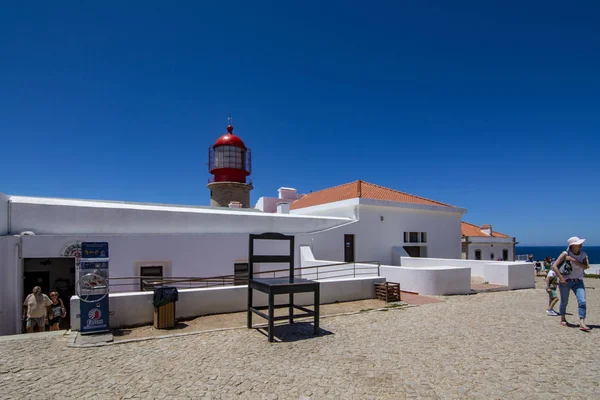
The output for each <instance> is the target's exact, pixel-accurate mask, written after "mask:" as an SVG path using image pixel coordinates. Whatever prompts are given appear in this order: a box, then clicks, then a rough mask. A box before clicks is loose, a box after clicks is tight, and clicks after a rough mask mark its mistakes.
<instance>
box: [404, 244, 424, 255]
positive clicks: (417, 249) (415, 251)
mask: <svg viewBox="0 0 600 400" xmlns="http://www.w3.org/2000/svg"><path fill="white" fill-rule="evenodd" d="M404 250H405V251H406V252H407V253H408V255H409V256H410V257H421V246H404Z"/></svg>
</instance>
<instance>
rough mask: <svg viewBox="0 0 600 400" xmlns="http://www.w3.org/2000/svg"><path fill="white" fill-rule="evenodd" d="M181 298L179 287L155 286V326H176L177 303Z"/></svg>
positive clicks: (157, 327) (164, 327)
mask: <svg viewBox="0 0 600 400" xmlns="http://www.w3.org/2000/svg"><path fill="white" fill-rule="evenodd" d="M177 300H179V293H178V292H177V288H176V287H173V286H157V287H155V288H154V298H153V300H152V303H153V305H154V327H155V328H156V329H168V328H173V327H174V326H175V303H176V302H177Z"/></svg>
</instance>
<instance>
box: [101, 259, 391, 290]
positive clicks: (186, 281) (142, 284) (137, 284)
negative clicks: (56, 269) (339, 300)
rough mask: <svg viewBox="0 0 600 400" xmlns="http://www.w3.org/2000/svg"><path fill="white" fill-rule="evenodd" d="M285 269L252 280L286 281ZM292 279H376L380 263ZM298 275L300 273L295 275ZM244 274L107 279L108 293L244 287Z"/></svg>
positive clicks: (313, 271)
mask: <svg viewBox="0 0 600 400" xmlns="http://www.w3.org/2000/svg"><path fill="white" fill-rule="evenodd" d="M289 271H290V270H289V268H283V269H276V270H270V271H255V272H254V275H255V276H260V277H265V276H266V277H273V278H275V277H277V276H278V274H279V276H281V277H286V276H288V274H289ZM294 272H295V276H298V277H302V278H307V279H314V280H319V279H338V278H349V277H353V278H356V277H361V276H374V275H377V276H380V263H379V262H378V261H357V262H352V263H335V264H324V265H315V266H312V267H301V268H294ZM298 272H300V273H298ZM247 284H248V274H247V273H245V274H237V275H221V276H211V277H149V276H128V277H114V278H110V279H109V289H110V291H111V292H116V293H118V292H139V291H148V290H153V288H154V287H156V286H163V285H165V286H175V287H177V288H178V289H197V288H207V287H220V286H236V285H247Z"/></svg>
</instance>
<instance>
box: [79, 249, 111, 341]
mask: <svg viewBox="0 0 600 400" xmlns="http://www.w3.org/2000/svg"><path fill="white" fill-rule="evenodd" d="M108 266H109V259H108V243H107V242H83V243H81V262H80V264H79V271H78V276H79V278H78V286H79V287H78V295H79V300H80V301H79V307H80V313H79V315H80V321H81V326H80V332H81V334H88V333H98V332H106V331H109V330H110V323H109V296H108V278H109V273H108V271H109V269H108Z"/></svg>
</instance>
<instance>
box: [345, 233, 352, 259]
mask: <svg viewBox="0 0 600 400" xmlns="http://www.w3.org/2000/svg"><path fill="white" fill-rule="evenodd" d="M344 262H347V263H350V262H354V235H344Z"/></svg>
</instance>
